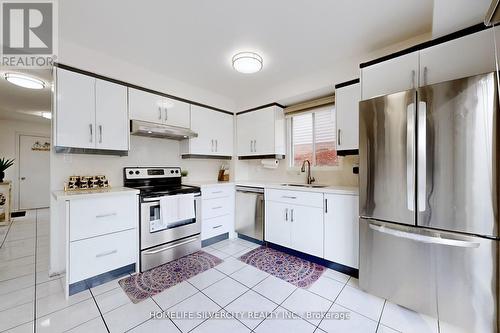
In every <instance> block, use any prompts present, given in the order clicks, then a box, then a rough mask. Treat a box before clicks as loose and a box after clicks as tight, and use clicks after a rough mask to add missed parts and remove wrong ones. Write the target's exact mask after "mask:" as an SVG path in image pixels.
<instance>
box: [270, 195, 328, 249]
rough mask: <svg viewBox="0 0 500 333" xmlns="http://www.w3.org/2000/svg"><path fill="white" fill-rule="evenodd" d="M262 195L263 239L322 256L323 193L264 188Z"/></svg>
mask: <svg viewBox="0 0 500 333" xmlns="http://www.w3.org/2000/svg"><path fill="white" fill-rule="evenodd" d="M265 196H266V226H265V239H266V241H268V242H271V243H275V244H278V245H281V246H284V247H289V248H291V249H294V250H297V251H300V252H304V253H307V254H311V255H313V256H317V257H323V208H322V205H323V194H321V193H306V192H299V191H284V190H266V193H265ZM268 198H272V199H274V200H268ZM280 198H282V199H280ZM299 198H307V199H309V200H305V201H303V200H298V199H299ZM275 200H278V201H275ZM293 200H297V201H296V202H294V201H293ZM303 203H307V204H308V206H305V205H302V204H303Z"/></svg>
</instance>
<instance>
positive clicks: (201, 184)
mask: <svg viewBox="0 0 500 333" xmlns="http://www.w3.org/2000/svg"><path fill="white" fill-rule="evenodd" d="M234 184H235V182H233V181H227V182H219V181H217V180H187V181H185V182H182V185H191V186H199V187H204V186H225V185H227V186H234Z"/></svg>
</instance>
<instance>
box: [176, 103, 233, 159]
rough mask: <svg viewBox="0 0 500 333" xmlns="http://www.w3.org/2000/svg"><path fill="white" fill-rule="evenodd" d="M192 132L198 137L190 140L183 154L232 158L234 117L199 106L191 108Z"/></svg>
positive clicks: (184, 146)
mask: <svg viewBox="0 0 500 333" xmlns="http://www.w3.org/2000/svg"><path fill="white" fill-rule="evenodd" d="M191 130H193V131H194V132H196V133H198V137H196V138H191V139H189V149H188V150H186V149H185V148H186V147H187V145H183V147H182V149H183V152H182V153H183V154H196V155H214V156H232V155H233V116H232V115H229V114H225V113H222V112H218V111H214V110H211V109H208V108H204V107H202V106H198V105H192V106H191Z"/></svg>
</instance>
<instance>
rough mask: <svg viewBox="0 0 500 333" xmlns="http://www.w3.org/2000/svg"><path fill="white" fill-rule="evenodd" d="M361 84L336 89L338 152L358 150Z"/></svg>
mask: <svg viewBox="0 0 500 333" xmlns="http://www.w3.org/2000/svg"><path fill="white" fill-rule="evenodd" d="M360 99H361V88H360V84H359V82H358V83H354V84H350V85H347V86H342V87H339V88H336V89H335V112H336V117H337V150H354V149H358V133H359V128H358V127H359V101H360Z"/></svg>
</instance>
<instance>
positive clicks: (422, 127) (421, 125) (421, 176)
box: [417, 101, 427, 212]
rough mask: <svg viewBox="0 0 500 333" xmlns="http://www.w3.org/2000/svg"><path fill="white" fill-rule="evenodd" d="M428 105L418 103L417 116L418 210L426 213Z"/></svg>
mask: <svg viewBox="0 0 500 333" xmlns="http://www.w3.org/2000/svg"><path fill="white" fill-rule="evenodd" d="M426 123H427V103H426V102H424V101H419V102H418V114H417V127H418V129H417V131H418V138H417V154H418V163H417V174H418V178H417V208H418V211H419V212H425V209H426V207H425V197H426V190H427V188H426V185H427V139H426V137H427V133H426V132H427V126H426Z"/></svg>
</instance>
